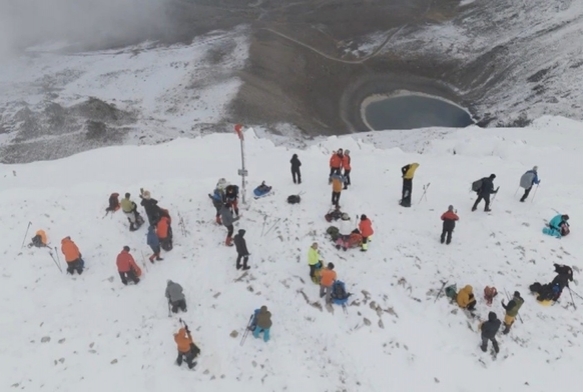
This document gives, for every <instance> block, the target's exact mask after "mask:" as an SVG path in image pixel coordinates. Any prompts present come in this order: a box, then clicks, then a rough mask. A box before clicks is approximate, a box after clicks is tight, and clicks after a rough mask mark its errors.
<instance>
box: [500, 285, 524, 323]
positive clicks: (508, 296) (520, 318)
mask: <svg viewBox="0 0 583 392" xmlns="http://www.w3.org/2000/svg"><path fill="white" fill-rule="evenodd" d="M504 293H505V294H506V297H507V298H508V301H510V300H511V298H510V295H508V291H506V287H505V288H504ZM516 315H517V316H518V319H519V320H520V322H521V323H522V324H524V321H522V317H520V314H518V313H517V314H516Z"/></svg>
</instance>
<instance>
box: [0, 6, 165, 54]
mask: <svg viewBox="0 0 583 392" xmlns="http://www.w3.org/2000/svg"><path fill="white" fill-rule="evenodd" d="M171 1H173V0H0V56H7V55H9V54H11V53H12V54H14V53H18V52H19V51H20V50H22V49H23V48H25V47H27V46H31V45H35V44H40V43H44V42H50V41H66V42H69V43H71V44H75V45H76V46H77V45H78V46H80V47H81V48H82V49H101V48H109V47H115V46H120V45H128V44H133V43H137V42H142V41H144V40H146V39H160V38H163V37H164V36H165V35H166V34H167V33H168V31H169V30H171V29H172V23H171V22H170V20H169V18H168V16H167V15H168V11H169V9H168V4H169V3H170V2H171Z"/></svg>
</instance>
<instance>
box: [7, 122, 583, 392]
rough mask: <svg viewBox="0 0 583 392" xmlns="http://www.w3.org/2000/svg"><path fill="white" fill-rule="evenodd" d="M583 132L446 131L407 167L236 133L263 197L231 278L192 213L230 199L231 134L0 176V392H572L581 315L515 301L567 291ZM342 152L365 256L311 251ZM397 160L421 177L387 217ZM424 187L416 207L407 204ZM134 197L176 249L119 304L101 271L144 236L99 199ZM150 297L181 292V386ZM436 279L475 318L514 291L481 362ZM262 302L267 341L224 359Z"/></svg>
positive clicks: (382, 145) (575, 128)
mask: <svg viewBox="0 0 583 392" xmlns="http://www.w3.org/2000/svg"><path fill="white" fill-rule="evenodd" d="M582 130H583V125H581V124H579V123H576V122H572V121H569V120H565V119H561V118H551V117H548V118H543V119H541V120H539V121H537V122H535V123H534V124H533V126H532V127H531V128H529V129H499V130H487V131H486V130H480V129H478V128H470V129H467V130H457V131H451V132H447V133H446V132H444V133H443V135H442V138H441V139H436V140H435V141H432V142H428V143H426V144H425V145H424V146H423V151H424V152H423V153H422V154H419V153H415V152H404V151H402V150H400V149H397V148H391V143H389V142H388V141H387V140H388V139H389V138H390V137H391V133H388V132H387V133H378V134H377V135H376V140H372V139H373V137H372V136H371V137H370V138H369V139H370V142H369V139H367V141H366V142H365V141H363V140H358V139H354V138H350V137H343V138H330V139H328V140H326V141H323V142H321V143H320V144H318V145H313V146H311V147H308V148H307V149H305V150H301V151H299V150H287V149H286V148H284V147H277V146H274V145H273V143H272V142H271V141H269V140H266V139H259V138H256V137H254V135H253V133H252V132H250V131H249V132H247V142H246V147H247V151H248V158H247V161H248V166H249V167H248V170H249V173H250V180H249V188H250V189H252V188H253V187H255V186H256V185H258V184H259V183H260V182H261V181H262V180H265V181H266V182H267V183H268V184H270V185H273V186H274V188H275V192H276V194H275V195H274V196H272V197H268V198H264V199H260V200H251V201H250V202H249V204H248V206H246V207H245V208H244V209H243V218H242V219H241V221H240V222H238V223H237V226H236V229H239V228H244V229H246V230H247V242H248V247H249V250H250V252H251V253H252V256H251V261H250V264H251V265H252V269H251V270H250V271H249V272H248V273H247V274H242V273H240V272H238V271H236V270H235V268H234V265H235V251H234V249H232V248H226V247H225V246H223V245H222V244H223V241H224V237H225V232H226V230H225V229H224V228H223V227H219V226H216V225H215V224H214V222H213V221H214V209H213V207H212V205H211V203H210V202H209V200H208V197H207V193H209V192H210V191H211V190H212V188H213V187H214V185H215V183H216V181H217V179H218V178H220V177H226V178H227V179H228V180H230V181H232V182H234V181H238V180H237V178H236V170H237V168H238V166H239V155H238V154H239V142H238V139H237V138H236V136H235V135H229V134H213V135H209V136H205V137H203V138H197V139H181V140H175V141H173V142H170V143H168V144H161V145H157V146H140V147H137V146H125V147H110V148H106V149H100V150H93V151H90V152H86V153H82V154H78V155H74V156H72V157H69V158H66V159H63V160H57V161H52V162H36V163H31V164H27V165H15V166H0V174H1V176H0V189H2V191H1V192H0V221H1V222H2V225H1V226H0V238H1V239H2V240H1V243H2V249H3V256H4V257H3V263H2V266H1V268H2V275H1V278H0V279H1V281H0V287H1V289H0V301H1V302H0V304H1V305H0V314H2V322H1V323H0V334H1V336H3V341H2V342H3V344H2V349H1V350H0V368H1V369H2V372H0V388H1V389H2V390H11V388H10V387H11V386H12V387H13V389H14V390H25V391H40V390H47V391H57V390H58V391H79V390H83V391H87V392H92V391H104V390H110V391H122V390H131V391H133V390H140V391H166V390H173V391H191V390H198V391H216V392H218V391H229V392H230V391H254V392H256V391H314V392H320V391H350V392H353V391H366V392H372V391H381V392H382V391H436V392H438V391H447V392H450V391H471V392H481V391H509V390H512V391H515V392H518V391H530V392H532V391H543V390H545V391H548V390H549V388H553V387H555V386H557V380H562V381H563V382H562V383H561V385H560V389H561V390H562V391H579V390H580V384H581V377H580V376H579V375H580V374H581V370H582V367H583V366H582V365H581V363H583V362H582V361H583V350H582V347H583V336H581V332H580V331H581V327H582V325H583V316H581V314H580V310H578V311H573V307H569V308H567V309H565V307H567V306H568V303H569V301H570V298H569V297H568V294H567V293H565V294H564V295H563V297H562V298H561V300H560V303H559V304H557V305H556V306H554V307H541V306H540V305H539V304H537V303H536V302H535V300H534V298H533V297H532V296H530V295H529V294H528V285H529V284H531V283H533V282H534V281H537V280H540V281H542V282H547V281H548V280H550V279H552V277H553V273H552V270H553V267H552V264H553V262H560V263H565V264H569V265H573V266H574V269H575V271H576V276H575V278H576V279H578V278H579V277H578V272H579V269H578V263H577V260H576V257H577V255H579V254H580V253H581V251H582V250H583V249H582V247H583V242H581V241H579V238H580V230H579V227H580V224H581V221H582V210H581V207H580V203H579V197H580V195H581V193H582V191H583V185H582V184H583V174H582V173H581V171H580V170H577V169H578V167H579V165H580V162H581V158H580V153H581V151H583V140H582V139H581V137H580V134H581V131H582ZM373 142H374V143H373ZM375 145H376V146H375ZM339 147H343V148H348V149H350V150H351V151H352V157H353V186H352V187H351V188H350V189H349V190H347V191H344V192H343V194H342V197H341V205H342V207H343V209H344V210H345V211H347V212H348V213H350V214H351V216H354V215H356V214H361V213H366V214H367V215H369V216H370V217H371V218H372V220H373V224H374V227H375V230H376V235H375V238H374V241H373V243H372V244H371V246H370V249H369V251H368V252H367V253H362V252H358V251H348V252H343V251H337V250H336V249H334V248H333V247H332V246H331V244H330V243H329V242H328V241H327V240H326V239H325V236H324V231H325V229H326V227H327V226H328V225H327V223H326V222H325V221H324V219H323V215H324V214H325V213H326V211H327V209H328V208H329V197H330V188H329V186H328V184H327V178H326V176H327V163H328V158H329V153H330V152H331V151H332V150H333V149H336V148H339ZM292 153H298V154H299V156H300V159H301V160H302V162H303V166H302V169H303V176H304V183H303V184H302V185H299V186H296V185H294V184H293V183H292V182H291V178H290V177H291V176H290V173H289V166H288V165H289V162H288V161H289V159H290V157H291V155H292ZM414 161H416V162H419V163H420V164H421V166H420V168H419V170H418V171H417V175H416V178H415V183H414V190H413V191H414V193H413V202H414V205H413V207H412V208H410V209H403V208H401V207H399V206H398V205H397V200H398V199H399V195H400V187H401V184H400V181H401V178H400V170H399V169H400V167H401V166H403V165H404V164H406V163H409V162H414ZM535 164H536V165H539V168H540V169H539V171H540V176H541V178H542V184H541V186H540V189H539V190H538V192H537V194H536V197H535V198H534V202H532V203H531V202H530V200H529V201H528V202H527V203H519V202H518V197H513V195H514V192H515V190H516V187H517V186H518V180H519V177H520V175H521V174H522V173H523V172H524V171H525V170H527V169H529V168H531V167H532V166H533V165H535ZM13 171H14V173H13ZM490 173H496V174H497V176H498V177H497V179H496V184H497V185H499V186H500V187H501V188H500V193H499V194H498V195H497V197H496V199H495V202H494V204H493V213H492V214H491V215H489V214H485V213H484V212H482V211H477V212H474V213H470V211H469V210H470V207H471V204H472V202H473V194H471V193H470V192H469V187H470V184H471V182H472V181H474V180H475V179H477V178H480V177H482V176H484V175H489V174H490ZM428 183H431V185H430V186H429V191H428V194H427V196H428V197H427V201H423V202H422V203H419V198H420V196H421V191H420V190H421V188H422V185H423V184H428ZM140 187H144V188H146V189H148V190H150V191H151V192H152V195H153V197H155V198H157V199H158V200H159V201H160V205H162V206H163V207H166V208H168V209H169V210H170V212H171V214H172V216H173V218H174V231H175V237H176V239H175V248H174V250H173V251H172V252H170V253H166V254H164V257H165V260H164V261H162V262H160V263H159V264H156V265H148V266H147V269H145V270H144V278H143V280H142V282H141V283H140V284H139V285H138V286H128V287H124V286H123V285H122V284H121V282H120V281H119V278H118V276H117V273H116V267H115V257H116V255H117V254H118V253H119V251H120V250H121V248H122V246H124V245H129V246H130V247H131V248H132V253H133V255H134V256H135V257H136V259H137V260H139V261H140V263H141V260H142V256H141V252H144V254H146V255H147V254H148V248H147V246H146V244H145V228H142V229H140V231H138V232H134V233H130V232H129V231H127V228H126V227H127V226H126V224H127V223H126V222H125V219H124V217H123V216H121V213H120V212H117V213H116V214H115V215H114V216H113V217H112V218H110V217H106V218H105V219H102V216H103V210H104V208H105V206H106V202H107V198H108V196H109V194H110V193H111V192H114V191H115V192H119V193H124V192H126V191H128V192H131V193H132V195H133V196H134V198H136V197H137V193H138V190H139V188H140ZM301 190H303V191H305V192H306V193H305V194H304V195H303V201H302V203H301V204H300V205H288V204H287V203H286V202H285V199H286V197H287V196H288V195H290V194H295V193H297V192H299V191H301ZM531 198H532V194H531ZM448 204H453V205H454V206H455V207H456V208H457V209H458V212H459V214H460V217H461V221H460V222H459V224H458V227H457V230H456V232H455V233H454V241H453V243H452V244H451V245H450V246H445V245H441V244H439V242H438V235H439V233H440V228H441V224H440V221H439V216H440V215H441V213H442V212H443V211H445V209H446V208H447V205H448ZM553 209H556V210H559V211H561V212H566V213H568V214H569V215H570V216H571V221H572V226H571V228H572V234H571V236H569V237H566V238H564V239H562V240H556V239H554V238H551V237H547V236H544V235H542V233H541V229H542V227H543V220H544V219H549V218H551V217H552V216H553V215H554V214H555V212H554V210H553ZM180 217H182V218H183V220H184V228H183V227H181V225H179V224H178V222H179V220H180ZM278 219H279V221H278ZM29 221H31V222H32V231H34V230H37V229H40V228H43V229H45V230H46V231H47V233H48V235H49V240H50V242H51V245H52V246H58V247H60V239H61V238H63V237H65V236H71V237H72V238H73V239H74V240H75V241H76V243H77V244H78V245H79V247H80V249H81V252H82V253H83V256H84V259H85V261H86V264H87V266H88V267H87V270H86V272H85V273H84V274H83V275H82V276H80V277H76V278H74V279H73V278H71V277H70V276H66V275H63V274H60V273H59V271H58V270H57V268H56V267H55V265H54V263H53V261H52V260H51V258H50V255H49V254H48V252H47V251H46V250H39V249H28V248H26V247H25V248H24V249H20V244H21V242H22V237H23V235H24V230H25V229H26V226H27V223H28V222H29ZM264 223H265V231H267V229H268V228H269V227H270V226H272V225H274V228H273V230H271V231H270V232H268V233H267V234H266V235H263V236H261V232H262V227H263V225H264ZM31 234H32V233H29V235H28V237H31V236H32V235H31ZM28 241H29V238H27V242H28ZM313 241H318V242H319V243H320V244H321V246H322V248H323V255H324V258H325V260H326V261H330V262H334V263H335V264H336V269H337V272H338V277H339V279H341V280H343V281H345V282H346V284H347V288H348V289H349V291H350V292H352V293H354V295H353V296H352V297H351V305H350V306H348V308H347V312H346V313H344V312H343V311H342V309H341V308H339V307H335V308H334V312H333V313H330V312H328V311H327V310H326V308H325V307H322V301H321V300H320V299H319V298H318V288H317V286H315V285H314V284H313V283H311V282H310V281H309V277H308V267H307V265H306V263H307V262H306V252H307V249H308V247H309V245H310V244H311V243H312V242H313ZM61 262H62V256H61ZM166 279H172V280H175V281H177V282H179V283H181V284H182V285H183V286H184V287H185V290H186V295H187V301H188V303H189V311H188V313H187V314H186V315H185V316H184V317H185V320H186V321H187V322H188V323H189V324H190V325H191V329H192V330H193V335H194V338H195V341H196V342H197V344H199V346H200V347H201V349H202V356H201V358H200V361H199V365H198V367H197V369H196V371H194V372H190V371H188V370H186V368H178V367H176V366H175V365H174V364H173V361H174V359H175V344H174V341H173V336H172V334H173V333H174V332H176V330H177V328H178V319H177V317H176V316H174V317H172V318H169V317H168V316H167V314H166V312H167V308H166V304H165V299H164V289H165V284H166ZM441 280H448V281H449V282H451V283H457V284H458V287H460V286H463V285H465V284H472V285H473V286H474V287H475V290H476V292H477V293H478V294H477V296H478V298H479V299H480V301H479V305H478V313H479V314H480V315H481V316H482V317H485V316H486V315H487V312H488V311H489V310H494V311H496V312H497V313H498V316H499V317H502V315H503V313H502V309H501V307H500V304H499V300H500V299H502V298H501V297H502V295H500V296H499V297H498V298H497V299H496V301H495V302H494V304H493V306H492V308H488V307H487V306H486V305H485V304H484V301H483V300H481V295H480V293H481V292H482V290H483V288H484V286H486V285H495V286H496V287H497V288H498V290H499V291H500V292H501V294H503V289H504V288H506V289H507V290H508V291H509V292H512V291H514V290H519V291H520V292H521V293H522V294H523V296H524V297H525V298H526V303H525V305H524V306H523V308H522V311H521V315H522V319H523V320H524V323H520V321H517V322H516V324H515V326H514V327H513V330H512V331H511V333H510V334H509V335H507V336H501V337H500V342H501V343H500V346H501V353H500V355H499V356H498V359H497V360H496V361H493V360H492V359H491V358H490V356H489V354H482V352H481V351H480V350H479V348H478V343H479V335H478V333H477V332H475V330H476V328H477V322H475V321H471V322H470V323H468V318H467V317H466V316H465V315H464V314H462V313H461V312H459V311H458V310H457V308H456V307H455V306H452V305H450V304H449V303H448V302H447V301H446V300H445V299H444V298H443V297H442V298H441V299H439V300H438V301H437V302H436V303H435V294H436V291H437V290H438V289H439V287H440V286H441V283H440V281H441ZM573 289H574V290H575V291H578V292H583V290H581V289H580V288H578V286H576V285H574V287H573ZM575 302H576V303H577V305H583V303H581V301H580V300H579V299H577V298H576V299H575ZM264 304H265V305H267V306H268V307H269V308H270V310H271V312H272V314H273V322H274V324H273V327H272V340H271V341H270V342H269V343H267V344H265V343H264V342H263V341H261V340H256V339H253V338H252V337H249V338H248V339H247V341H246V343H245V345H244V346H243V347H240V346H239V341H240V335H239V336H238V337H237V338H233V337H231V336H230V334H231V333H232V332H233V331H237V332H239V333H241V332H242V331H243V328H244V326H245V324H246V322H247V319H248V317H249V315H250V314H251V312H252V311H253V309H255V308H257V307H259V306H261V305H264ZM47 337H49V338H50V341H46V340H47ZM43 338H44V339H43ZM43 340H44V341H45V342H43Z"/></svg>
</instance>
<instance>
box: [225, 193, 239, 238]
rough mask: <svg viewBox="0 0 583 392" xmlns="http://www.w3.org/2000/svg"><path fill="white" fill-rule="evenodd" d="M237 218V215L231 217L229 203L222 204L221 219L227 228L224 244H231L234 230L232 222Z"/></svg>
mask: <svg viewBox="0 0 583 392" xmlns="http://www.w3.org/2000/svg"><path fill="white" fill-rule="evenodd" d="M238 220H239V217H236V218H234V217H233V213H232V212H231V205H230V204H229V203H225V204H223V207H222V208H221V221H222V222H223V226H225V227H226V228H227V238H226V239H225V245H226V246H233V231H235V228H234V226H233V223H235V222H236V221H238Z"/></svg>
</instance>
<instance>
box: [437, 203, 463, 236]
mask: <svg viewBox="0 0 583 392" xmlns="http://www.w3.org/2000/svg"><path fill="white" fill-rule="evenodd" d="M459 219H460V218H459V217H458V216H457V214H456V213H455V212H454V210H453V206H449V207H447V211H445V212H444V213H443V214H442V215H441V220H442V221H443V230H442V231H441V243H442V244H443V243H444V242H445V243H446V244H447V245H449V244H450V243H451V234H452V233H453V229H455V222H456V221H457V220H459ZM446 235H447V240H446Z"/></svg>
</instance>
